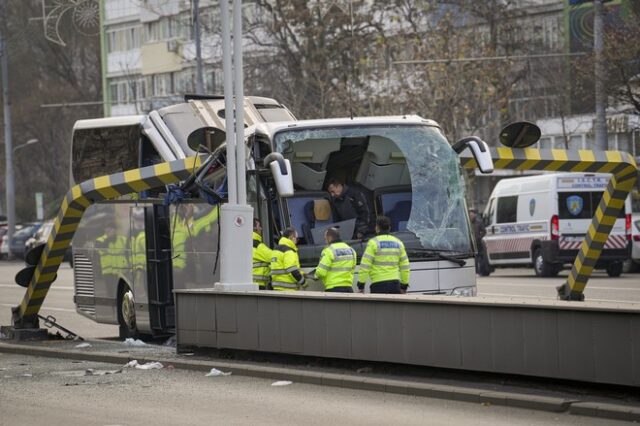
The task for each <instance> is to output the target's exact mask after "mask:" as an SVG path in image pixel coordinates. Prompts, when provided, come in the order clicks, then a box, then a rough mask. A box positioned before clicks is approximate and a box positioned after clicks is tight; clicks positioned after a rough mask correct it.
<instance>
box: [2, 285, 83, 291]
mask: <svg viewBox="0 0 640 426" xmlns="http://www.w3.org/2000/svg"><path fill="white" fill-rule="evenodd" d="M0 288H15V289H19V288H23V287H20V286H19V285H18V284H0ZM49 290H73V287H65V286H58V287H56V286H55V284H54V285H52V286H51V288H50V289H49Z"/></svg>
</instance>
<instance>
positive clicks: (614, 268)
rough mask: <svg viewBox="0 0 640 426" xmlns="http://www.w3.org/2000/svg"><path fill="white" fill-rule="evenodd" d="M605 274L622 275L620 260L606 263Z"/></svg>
mask: <svg viewBox="0 0 640 426" xmlns="http://www.w3.org/2000/svg"><path fill="white" fill-rule="evenodd" d="M607 275H609V276H610V277H619V276H620V275H622V262H613V263H610V264H608V265H607Z"/></svg>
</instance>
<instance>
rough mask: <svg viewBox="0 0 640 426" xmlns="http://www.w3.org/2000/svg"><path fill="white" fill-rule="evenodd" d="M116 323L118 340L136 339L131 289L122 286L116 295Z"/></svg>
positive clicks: (134, 307) (134, 312)
mask: <svg viewBox="0 0 640 426" xmlns="http://www.w3.org/2000/svg"><path fill="white" fill-rule="evenodd" d="M118 323H119V324H120V338H121V339H126V338H127V337H138V334H139V333H138V326H137V324H136V305H135V299H134V297H133V291H132V290H131V288H130V287H129V286H128V285H126V284H124V285H122V286H121V290H120V291H119V295H118Z"/></svg>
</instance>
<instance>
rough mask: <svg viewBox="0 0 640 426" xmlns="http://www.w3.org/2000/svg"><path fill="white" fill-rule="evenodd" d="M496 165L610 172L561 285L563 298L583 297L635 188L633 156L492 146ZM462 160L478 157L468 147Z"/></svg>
mask: <svg viewBox="0 0 640 426" xmlns="http://www.w3.org/2000/svg"><path fill="white" fill-rule="evenodd" d="M491 156H492V158H493V163H494V168H495V169H509V170H540V171H554V172H587V173H611V174H612V176H611V179H610V180H609V183H608V185H607V188H606V190H605V191H604V194H603V196H602V199H601V200H600V204H599V205H598V208H597V210H596V213H595V215H594V216H593V219H592V221H591V224H590V225H589V230H588V231H587V235H586V236H585V239H584V240H583V241H582V244H581V246H580V250H579V251H578V255H577V257H576V260H575V262H574V263H573V266H572V268H571V274H570V275H569V278H568V279H567V282H566V283H565V284H563V285H562V286H560V287H558V296H559V297H560V298H561V299H564V300H582V299H584V295H583V292H584V289H585V287H586V285H587V281H589V278H590V277H591V273H592V272H593V268H594V267H595V265H596V262H597V260H598V258H599V257H600V253H601V252H602V249H603V247H604V244H605V243H606V241H607V238H608V236H609V233H610V232H611V229H612V228H613V225H614V223H615V221H616V218H617V217H618V213H619V212H620V209H623V208H624V201H625V199H626V198H627V196H628V195H629V192H631V190H632V189H633V187H634V185H635V183H636V178H637V175H638V168H637V165H636V162H635V160H634V158H633V156H632V155H631V154H629V153H626V152H619V151H591V150H563V149H534V148H524V149H514V148H506V147H498V148H491ZM460 162H461V164H462V166H463V167H465V168H470V169H473V168H476V167H477V164H476V161H475V160H474V159H473V157H472V156H471V154H470V153H469V152H468V150H467V151H465V152H463V153H462V155H461V157H460Z"/></svg>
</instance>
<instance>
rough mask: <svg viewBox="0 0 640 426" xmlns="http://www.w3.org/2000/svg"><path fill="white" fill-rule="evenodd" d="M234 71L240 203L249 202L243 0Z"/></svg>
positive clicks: (236, 0) (236, 6)
mask: <svg viewBox="0 0 640 426" xmlns="http://www.w3.org/2000/svg"><path fill="white" fill-rule="evenodd" d="M233 71H234V74H235V75H234V84H235V98H236V153H237V154H236V161H237V166H236V174H237V184H238V189H237V190H238V204H240V205H245V204H247V182H246V176H245V164H246V159H245V145H244V84H243V74H242V71H243V70H242V0H233Z"/></svg>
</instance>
